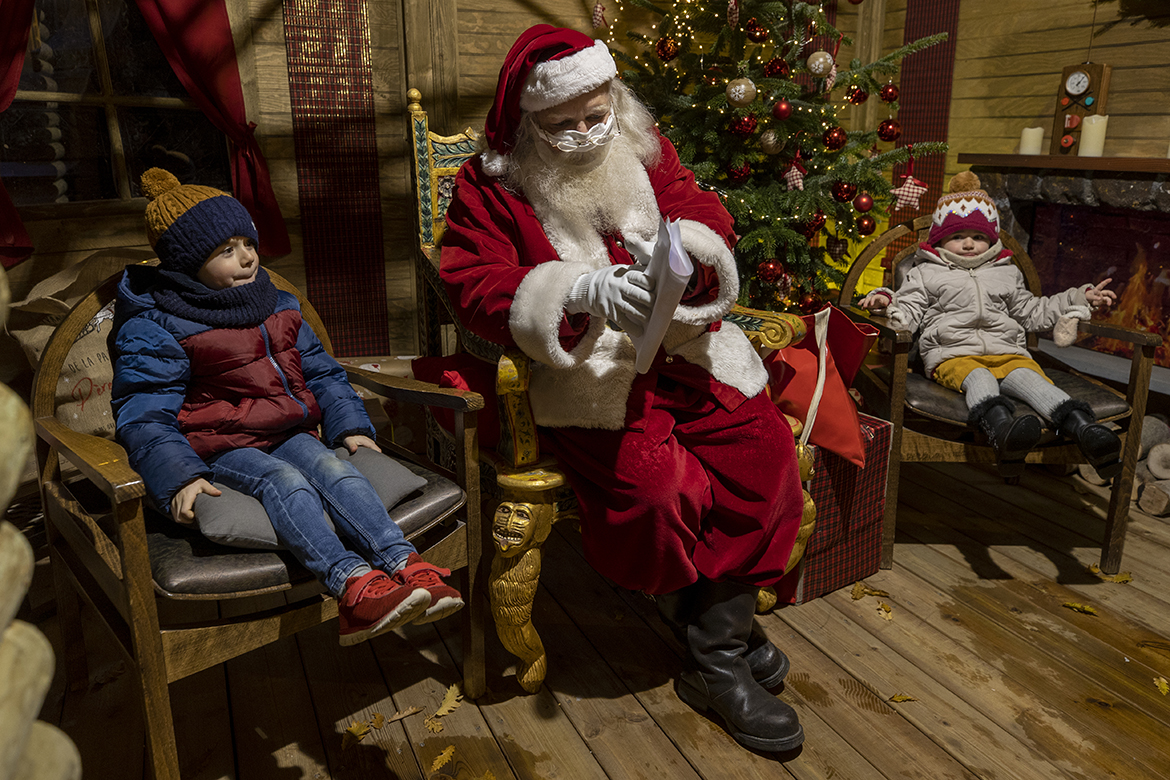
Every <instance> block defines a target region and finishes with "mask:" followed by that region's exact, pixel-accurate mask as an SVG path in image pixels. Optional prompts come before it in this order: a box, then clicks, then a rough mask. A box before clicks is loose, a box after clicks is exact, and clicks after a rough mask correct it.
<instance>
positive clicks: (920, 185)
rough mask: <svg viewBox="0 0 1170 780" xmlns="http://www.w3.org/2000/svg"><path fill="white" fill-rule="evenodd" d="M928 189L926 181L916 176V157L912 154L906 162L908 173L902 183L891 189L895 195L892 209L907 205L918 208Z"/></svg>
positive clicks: (909, 147)
mask: <svg viewBox="0 0 1170 780" xmlns="http://www.w3.org/2000/svg"><path fill="white" fill-rule="evenodd" d="M906 148H907V150H910V149H913V148H914V147H913V145H911V146H908V147H906ZM926 190H927V186H926V182H922V181H919V180H918V179H915V178H914V157H913V156H911V157H910V159H909V160H907V162H906V175H905V176H903V177H902V183H901V184H899V185H898V186H897V187H895V188H894V189H892V190H890V194H891V195H893V196H894V205H893V207H892V209H891V211H893V210H896V209H901V208H906V207H907V206H909V207H910V208H912V209H917V208H918V201H919V200H921V199H922V196H923V195H925V194H926Z"/></svg>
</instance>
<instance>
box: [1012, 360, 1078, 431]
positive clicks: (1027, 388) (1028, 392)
mask: <svg viewBox="0 0 1170 780" xmlns="http://www.w3.org/2000/svg"><path fill="white" fill-rule="evenodd" d="M999 387H1000V389H1001V390H1002V391H1003V392H1004V395H1010V396H1011V397H1013V398H1019V399H1020V400H1021V401H1023V402H1024V403H1026V404H1027V405H1028V406H1030V407H1032V408H1033V409H1035V410H1036V411H1037V412H1039V413H1040V414H1042V415H1044V417H1045V419H1048V420H1051V419H1052V412H1053V411H1055V410H1056V407H1058V406H1060V405H1061V404H1062V403H1063V402H1065V401H1067V400H1068V393H1066V392H1064V391H1063V390H1061V389H1060V388H1059V387H1057V386H1056V385H1054V384H1052V383H1050V382H1049V381H1048V380H1047V379H1045V378H1044V377H1042V376H1040V374H1037V373H1036V372H1035V371H1033V370H1032V369H1030V368H1017V369H1016V370H1015V371H1012V372H1011V373H1010V374H1008V375H1007V376H1006V377H1004V378H1003V381H1002V382H1000V384H999Z"/></svg>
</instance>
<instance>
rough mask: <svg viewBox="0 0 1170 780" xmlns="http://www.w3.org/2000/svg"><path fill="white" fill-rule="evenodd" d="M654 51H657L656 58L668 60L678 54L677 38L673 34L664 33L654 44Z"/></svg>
mask: <svg viewBox="0 0 1170 780" xmlns="http://www.w3.org/2000/svg"><path fill="white" fill-rule="evenodd" d="M654 51H656V52H657V53H658V59H660V60H662V61H663V62H670V61H671V60H673V59H674V58H675V57H677V56H678V40H677V39H675V37H674V36H673V35H664V36H662V37H661V38H659V39H658V43H656V44H654Z"/></svg>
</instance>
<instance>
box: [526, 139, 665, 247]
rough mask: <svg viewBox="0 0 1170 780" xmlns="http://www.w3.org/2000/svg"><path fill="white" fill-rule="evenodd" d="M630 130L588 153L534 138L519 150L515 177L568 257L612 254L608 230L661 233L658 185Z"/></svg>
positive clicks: (648, 236)
mask: <svg viewBox="0 0 1170 780" xmlns="http://www.w3.org/2000/svg"><path fill="white" fill-rule="evenodd" d="M624 133H625V128H623V134H622V135H619V136H617V137H616V138H615V139H614V140H613V141H611V142H610V143H609V144H607V145H606V146H602V147H598V148H597V149H593V150H590V151H588V152H559V151H557V150H555V149H552V148H551V147H549V146H548V145H547V144H546V143H545V142H543V141H541V140H539V139H534V141H533V143H532V144H531V146H530V147H529V148H528V149H525V150H523V151H521V150H517V152H516V154H515V158H514V161H513V168H512V170H511V171H510V172H509V177H508V178H509V181H510V182H514V183H515V185H518V186H519V188H520V189H522V191H523V193H524V195H525V196H526V197H527V198H528V200H529V202H531V203H532V208H533V211H534V212H535V214H536V217H537V218H538V219H539V220H540V221H541V224H542V225H543V226H544V229H545V234H546V235H547V236H548V238H549V241H550V242H552V245H553V247H555V248H556V249H557V252H558V254H560V256H561V259H562V260H585V259H586V258H593V260H594V262H595V263H596V262H597V261H599V260H600V259H601V258H602V257H605V256H607V253H606V252H605V251H604V247H603V245H602V243H601V236H603V235H606V234H610V233H614V232H621V233H622V234H623V235H627V236H629V235H637V236H639V237H641V238H643V239H647V240H649V239H651V238H653V237H654V236H655V235H657V232H658V221H659V219H660V217H659V213H658V204H657V201H656V199H655V197H654V190H653V188H652V187H651V186H650V179H649V177H648V176H647V174H646V168H645V166H644V165H643V164H642V162H641V160H640V159H639V157H638V154H637V151H636V148H637V147H636V144H634V143H632V142H631V141H630V140H629V138H628V136H627V135H625V134H624ZM582 253H584V256H582ZM605 264H606V265H608V260H606V262H605Z"/></svg>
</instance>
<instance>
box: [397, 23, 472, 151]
mask: <svg viewBox="0 0 1170 780" xmlns="http://www.w3.org/2000/svg"><path fill="white" fill-rule="evenodd" d="M456 16H457V12H456V3H455V0H402V21H403V35H402V39H403V48H404V50H405V52H406V83H405V84H403V85H402V97H403V101H402V102H403V104H404V105H405V103H406V99H405V98H406V90H407V89H408V88H409V89H417V90H418V91H419V92H421V93H422V96H423V100H424V102H425V104H426V107H427V113H428V114H429V115H430V125H431V127H433V128H435V130H436V132H440V133H447V132H451V129H452V128H454V127H455V126H456V124H457V123H458V120H459V116H458V98H459V46H458V38H457V33H456Z"/></svg>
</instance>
